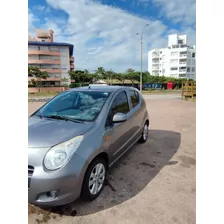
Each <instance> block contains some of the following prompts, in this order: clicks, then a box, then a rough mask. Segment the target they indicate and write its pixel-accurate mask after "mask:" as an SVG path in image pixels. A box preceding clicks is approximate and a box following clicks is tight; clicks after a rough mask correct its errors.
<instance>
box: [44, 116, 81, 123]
mask: <svg viewBox="0 0 224 224" xmlns="http://www.w3.org/2000/svg"><path fill="white" fill-rule="evenodd" d="M42 116H43V115H42ZM43 117H45V118H53V119H60V120H65V121H72V122H75V123H83V121H80V120H77V119H73V118H70V117H66V116H63V115H56V114H55V115H49V116H43Z"/></svg>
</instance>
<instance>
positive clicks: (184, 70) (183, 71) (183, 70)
mask: <svg viewBox="0 0 224 224" xmlns="http://www.w3.org/2000/svg"><path fill="white" fill-rule="evenodd" d="M186 72H187V69H179V73H186Z"/></svg>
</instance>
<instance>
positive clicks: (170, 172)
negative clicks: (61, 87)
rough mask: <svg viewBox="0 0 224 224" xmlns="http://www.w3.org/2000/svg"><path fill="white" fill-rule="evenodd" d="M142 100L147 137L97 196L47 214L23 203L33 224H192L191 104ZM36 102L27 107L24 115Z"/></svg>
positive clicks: (193, 111)
mask: <svg viewBox="0 0 224 224" xmlns="http://www.w3.org/2000/svg"><path fill="white" fill-rule="evenodd" d="M145 98H146V102H147V107H148V111H149V115H150V120H151V129H150V132H149V139H148V141H147V142H146V143H145V144H142V145H140V144H137V145H135V146H134V147H133V148H132V149H131V150H130V151H129V152H128V153H127V154H126V155H125V156H124V157H123V158H122V159H121V160H120V161H119V162H118V163H117V164H116V166H115V167H114V168H113V169H111V170H110V171H109V174H108V178H107V183H106V186H105V188H104V190H103V192H102V194H101V195H100V197H99V198H98V199H97V200H95V201H93V202H91V203H84V202H82V201H79V200H78V201H76V202H74V203H73V204H71V205H68V206H64V207H62V208H57V209H54V210H52V211H49V210H43V209H40V208H37V207H34V206H30V205H29V213H28V219H29V223H30V224H34V223H38V224H39V223H48V224H51V223H55V224H56V223H61V224H73V223H76V224H78V223H88V224H91V223H96V224H101V223H102V224H105V223H106V224H107V223H108V224H110V223H111V224H112V223H113V224H114V223H116V224H120V223H129V224H132V223H138V224H141V223H143V224H144V223H146V224H148V223H149V224H160V223H161V224H175V223H177V224H185V223H186V224H194V223H196V221H195V219H196V173H195V172H196V104H195V103H194V102H185V101H182V100H181V99H180V98H178V97H176V96H173V97H171V96H169V97H167V96H166V97H165V96H164V97H162V96H153V97H152V96H150V97H147V96H145ZM41 105H42V103H29V109H28V113H29V114H30V113H31V112H32V111H34V110H35V109H37V108H38V107H39V106H41Z"/></svg>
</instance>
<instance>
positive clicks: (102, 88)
mask: <svg viewBox="0 0 224 224" xmlns="http://www.w3.org/2000/svg"><path fill="white" fill-rule="evenodd" d="M120 89H136V88H133V87H129V86H128V87H127V86H109V85H108V86H103V85H102V86H99V85H96V86H91V85H90V86H83V87H77V88H71V89H69V90H68V91H80V90H81V91H93V90H94V91H107V92H115V91H117V90H120Z"/></svg>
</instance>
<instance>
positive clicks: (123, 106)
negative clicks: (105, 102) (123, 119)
mask: <svg viewBox="0 0 224 224" xmlns="http://www.w3.org/2000/svg"><path fill="white" fill-rule="evenodd" d="M129 111H130V108H129V104H128V97H127V94H126V92H125V91H122V92H120V93H118V94H117V96H116V97H115V98H114V101H113V103H112V105H111V108H110V110H109V113H108V116H107V121H106V125H109V124H111V122H112V120H113V116H114V115H115V114H116V113H119V112H120V113H124V114H127V113H128V112H129Z"/></svg>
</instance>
